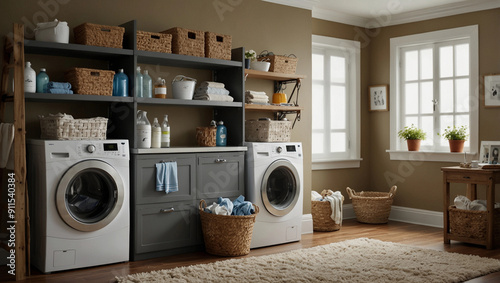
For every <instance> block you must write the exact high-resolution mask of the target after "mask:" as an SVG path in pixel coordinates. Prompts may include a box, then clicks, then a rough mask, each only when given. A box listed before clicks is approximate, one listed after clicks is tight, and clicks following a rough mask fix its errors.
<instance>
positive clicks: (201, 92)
mask: <svg viewBox="0 0 500 283" xmlns="http://www.w3.org/2000/svg"><path fill="white" fill-rule="evenodd" d="M328 2H330V1H325V0H293V1H282V0H210V1H207V0H190V1H184V0H168V1H162V0H148V1H133V0H113V1H97V0H87V1H71V0H7V1H2V3H1V4H0V8H1V9H0V15H1V17H0V34H1V35H2V37H5V38H6V39H5V41H4V40H3V39H2V41H1V43H0V50H2V51H1V52H2V55H3V56H2V58H3V61H2V64H3V66H2V80H1V102H0V103H1V104H0V122H1V124H0V134H1V136H0V145H1V147H0V149H1V154H2V155H1V156H0V161H1V163H0V166H1V167H2V168H1V169H0V172H1V174H2V175H1V177H0V181H1V191H2V194H1V196H0V207H1V211H2V213H1V217H0V221H1V222H0V228H1V230H0V241H1V243H2V248H1V249H0V264H1V265H0V280H3V279H5V281H9V280H12V281H20V282H49V281H51V280H54V282H64V280H68V278H73V277H78V278H81V279H82V280H87V281H92V280H94V282H110V281H111V282H114V281H113V280H116V282H126V281H121V280H125V279H124V278H125V277H126V276H128V275H132V274H135V273H141V272H152V271H155V270H162V269H171V268H177V267H182V266H188V265H195V264H208V263H213V262H217V261H222V260H226V259H229V258H236V259H240V258H244V259H245V258H251V257H254V256H255V257H257V256H264V255H273V254H278V253H282V252H288V251H292V250H299V249H306V248H310V247H315V246H319V245H324V244H330V243H336V242H341V241H344V240H350V239H355V238H361V237H366V238H373V239H379V240H382V241H394V242H398V243H402V244H412V241H411V239H412V238H417V239H421V241H417V242H419V243H418V244H416V245H417V246H419V245H420V246H424V247H430V248H434V249H438V250H442V251H456V252H458V253H467V254H477V255H480V256H484V257H489V258H494V259H500V253H498V252H497V251H498V250H495V248H496V246H497V244H496V243H499V244H500V240H496V235H497V234H498V232H496V230H495V229H496V228H497V226H498V227H500V224H498V223H497V222H496V221H495V219H496V218H500V217H494V216H493V215H494V214H496V213H493V210H495V212H496V209H497V206H494V203H495V201H497V202H500V200H499V199H500V197H498V196H495V183H500V170H499V169H500V168H499V167H498V166H499V165H498V151H499V149H500V123H498V121H499V119H500V108H499V107H500V95H499V94H498V91H500V75H499V74H500V55H499V54H500V53H499V52H498V50H500V40H499V39H498V38H499V37H498V26H500V3H499V2H498V1H496V0H476V1H470V0H439V1H437V2H436V3H432V1H424V2H426V3H422V4H421V6H419V5H416V3H412V2H414V1H407V0H400V1H390V0H386V1H377V2H379V3H377V5H378V6H375V4H374V6H372V7H370V8H365V9H362V8H361V7H359V6H358V7H356V6H355V5H356V3H357V4H358V5H360V4H359V2H360V1H357V0H356V1H354V2H355V3H354V2H353V3H354V4H353V3H351V5H348V3H344V2H348V1H339V2H343V3H338V4H339V6H338V7H334V6H332V5H328V4H331V3H328ZM331 2H337V1H331ZM472 2H474V3H472ZM340 4H342V5H340ZM349 9H351V10H349ZM370 9H371V10H370ZM362 11H363V12H365V14H362V13H361V12H362ZM427 38H432V39H427ZM435 38H441V39H442V41H439V40H438V41H436V42H434V41H431V40H434V39H435ZM412 40H414V41H412ZM419 40H420V41H419ZM413 42H418V43H413ZM422 42H425V44H427V45H425V44H423V43H422ZM431 42H432V43H431ZM450 42H452V43H450ZM448 43H449V44H451V45H446V44H448ZM418 44H422V46H424V45H425V48H424V47H422V48H421V47H418V46H419V45H418ZM415 46H417V47H415ZM429 46H430V47H429ZM443 46H444V47H443ZM450 46H451V47H450ZM464 46H465V47H464ZM445 47H450V48H451V49H452V50H453V52H455V53H451V54H452V55H450V56H449V57H446V58H445V55H442V54H444V53H443V52H447V51H446V50H448V49H446V48H445ZM412 48H413V49H412ZM419 48H421V49H419ZM426 48H427V49H426ZM439 48H441V49H439ZM415 50H416V51H415ZM428 50H433V51H432V52H434V53H432V52H430V53H425V52H427V51H428ZM399 52H400V53H399ZM405 52H406V53H405ZM412 52H414V53H412ZM440 52H441V53H440ZM460 52H463V53H460ZM403 54H404V55H403ZM415 54H417V55H415ZM426 54H427V55H428V54H431V55H430V61H432V60H433V58H434V61H432V62H431V63H430V64H431V67H430V69H431V70H430V71H429V72H430V73H431V75H430V76H431V78H429V77H426V76H427V75H426V74H424V73H425V72H424V71H423V70H424V68H425V67H426V66H427V65H426V64H425V62H424V61H425V60H426V58H429V57H425V56H427V55H426ZM464 54H465V55H464ZM404 56H406V57H404ZM411 56H416V57H411ZM433 56H434V57H433ZM439 56H442V58H441V57H439ZM415 58H416V59H415ZM437 58H441V60H451V61H439V60H438V59H437ZM443 58H445V59H443ZM449 58H451V59H449ZM460 58H462V59H460ZM463 58H466V59H463ZM398 60H400V61H398ZM412 60H414V61H412ZM419 60H420V61H419ZM415 62H417V63H415ZM422 62H424V63H422ZM439 62H441V63H443V62H448V64H452V65H453V64H454V66H455V67H453V68H451V70H452V71H451V73H452V75H450V76H449V77H446V80H444V79H442V78H440V77H439V76H438V73H439V72H441V73H440V74H441V75H442V74H443V72H444V71H443V67H442V66H439ZM449 62H451V63H449ZM463 62H465V63H463ZM401 64H405V65H404V66H405V67H406V69H404V68H403V67H402V65H401ZM411 64H414V65H411ZM432 64H437V65H432ZM410 65H411V66H417V67H416V68H417V71H414V73H411V71H410V67H409V66H410ZM464 65H465V66H466V67H463V66H464ZM418 68H420V69H418ZM440 68H441V69H440ZM460 68H463V69H460ZM462 70H465V71H462ZM411 74H416V75H415V76H417V78H416V79H408V78H409V76H411ZM433 74H434V75H435V77H436V78H434V77H433ZM405 76H406V77H405ZM405 79H406V80H405ZM440 79H441V80H440ZM433 80H434V81H433ZM429 84H430V85H431V86H430V87H428V86H429ZM432 84H433V85H432ZM18 85H20V86H22V87H18ZM16 87H17V88H16ZM32 87H33V88H32ZM413 87H414V88H413ZM426 87H427V88H426ZM450 88H451V91H450V90H449V89H450ZM412 91H414V92H412ZM415 93H416V95H415V97H417V98H412V97H411V95H412V94H415ZM429 93H430V94H429ZM441 93H451V95H448V96H446V95H444V94H441ZM450 97H451V98H450ZM424 99H427V100H428V104H425V105H424V102H422V101H424ZM462 102H463V103H462ZM412 105H418V106H414V107H413V106H412ZM449 105H451V106H450V107H447V106H449ZM464 105H465V106H464ZM412 107H413V108H412ZM415 109H416V110H415ZM426 109H430V110H429V112H425V111H427V110H426ZM436 109H437V110H436ZM450 109H451V110H450ZM413 110H415V111H414V112H412V111H413ZM439 111H441V112H439ZM438 112H439V113H438ZM429 121H430V122H429ZM426 123H427V124H426ZM413 124H414V125H415V126H417V127H418V128H420V129H423V130H424V132H425V133H424V135H423V138H422V143H421V148H420V151H418V150H417V151H413V150H410V149H409V146H410V145H409V143H408V147H407V141H410V140H412V138H408V137H404V136H403V135H404V130H407V129H408V128H410V126H412V125H413ZM429 125H430V126H429ZM448 126H450V127H448ZM460 127H462V129H463V131H464V132H463V135H464V136H465V143H463V142H462V145H463V149H461V150H460V151H457V152H453V150H451V151H452V152H450V148H449V147H448V140H450V141H451V140H453V139H452V138H449V139H448V138H443V136H445V135H446V133H447V132H448V131H449V130H450V129H460ZM418 140H420V139H418ZM495 141H497V142H495ZM450 145H451V143H450ZM478 164H479V165H478ZM464 170H465V171H464ZM471 172H472V173H471ZM483 173H484V174H486V173H488V174H491V177H488V181H484V182H483V179H480V178H483V177H484V178H486V177H485V175H484V174H483ZM460 174H477V175H464V176H463V177H462V175H460ZM457 176H460V179H461V180H458V179H459V177H457ZM471 176H472V177H471ZM488 176H489V175H488ZM448 178H449V179H448ZM462 178H463V179H462ZM464 179H466V180H465V181H464ZM457 180H458V181H457ZM490 180H492V181H491V182H490ZM474 181H477V183H474ZM451 183H453V184H451ZM455 183H461V184H455ZM464 184H465V185H464ZM476 185H477V186H476ZM465 189H466V190H465ZM362 192H363V193H366V194H363V193H362ZM370 194H371V195H370ZM458 196H463V198H461V199H460V201H464V202H467V203H470V202H471V201H475V200H485V201H484V205H482V208H480V209H479V210H481V212H484V213H485V214H484V215H487V217H483V218H487V221H486V220H485V221H486V222H485V224H484V227H482V228H483V230H484V231H483V232H484V233H483V234H484V235H483V236H484V237H483V238H481V239H477V238H476V237H473V236H468V235H462V236H457V235H455V234H454V233H455V230H453V229H452V230H450V231H448V230H449V227H450V225H454V218H453V217H454V215H457V214H454V213H455V210H452V209H451V208H450V209H449V208H448V206H450V207H451V205H455V206H457V205H458V200H457V198H456V197H458ZM465 196H467V197H465ZM486 200H487V201H486ZM369 201H373V202H375V204H373V203H369ZM454 201H455V203H453V202H454ZM367 202H368V203H367ZM382 202H383V204H381V205H383V207H382V208H375V209H374V210H372V211H367V210H369V209H373V205H377V204H378V203H382ZM467 205H468V204H467ZM362 213H367V214H368V219H365V220H363V219H362V217H363V216H362V215H361V214H362ZM370 217H375V218H370ZM380 219H381V220H380ZM320 221H322V222H320ZM493 222H494V224H493ZM217 224H219V225H220V226H214V225H217ZM497 224H498V225H497ZM494 225H496V226H494ZM221 227H222V228H221ZM230 227H232V228H233V229H232V230H229V229H230ZM464 229H465V228H464ZM443 230H444V231H445V233H444V235H443ZM419 231H420V232H419ZM413 233H422V234H418V235H416V234H413ZM418 237H422V238H418ZM443 238H444V243H443ZM450 240H451V243H450ZM454 245H455V246H458V247H460V248H462V249H463V250H454V248H455V246H454ZM457 249H458V248H457ZM14 258H15V259H14ZM328 264H329V263H325V267H326V266H328ZM499 271H500V269H499V270H498V271H495V272H494V273H492V274H494V275H493V276H496V277H494V278H496V279H498V278H500V272H499ZM92 276H96V277H95V278H93V277H92ZM115 277H116V278H115ZM57 280H59V281H57ZM158 280H160V279H158ZM163 280H165V279H163ZM278 281H279V280H278ZM136 282H141V281H140V280H139V281H136ZM209 282H210V281H209ZM353 282H354V281H353Z"/></svg>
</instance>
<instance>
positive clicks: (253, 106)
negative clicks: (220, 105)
mask: <svg viewBox="0 0 500 283" xmlns="http://www.w3.org/2000/svg"><path fill="white" fill-rule="evenodd" d="M245 110H255V111H271V112H300V111H301V110H304V108H302V107H300V106H280V105H261V104H245Z"/></svg>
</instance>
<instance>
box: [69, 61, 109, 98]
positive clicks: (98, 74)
mask: <svg viewBox="0 0 500 283" xmlns="http://www.w3.org/2000/svg"><path fill="white" fill-rule="evenodd" d="M114 75H115V72H114V71H108V70H97V69H87V68H72V69H70V70H69V71H67V72H66V74H65V78H66V80H67V81H68V82H69V83H71V87H72V88H73V90H74V92H75V93H76V94H91V95H107V96H111V95H113V77H114Z"/></svg>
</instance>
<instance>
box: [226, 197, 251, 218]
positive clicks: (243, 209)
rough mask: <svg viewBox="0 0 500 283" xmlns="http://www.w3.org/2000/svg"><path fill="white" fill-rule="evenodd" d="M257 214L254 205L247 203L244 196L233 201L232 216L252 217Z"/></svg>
mask: <svg viewBox="0 0 500 283" xmlns="http://www.w3.org/2000/svg"><path fill="white" fill-rule="evenodd" d="M254 212H255V209H254V208H253V205H252V203H251V202H249V201H245V197H244V196H241V195H240V196H239V197H237V198H236V199H235V200H234V201H233V213H232V214H231V215H240V216H241V215H250V214H253V213H254Z"/></svg>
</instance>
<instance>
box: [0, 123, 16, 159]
mask: <svg viewBox="0 0 500 283" xmlns="http://www.w3.org/2000/svg"><path fill="white" fill-rule="evenodd" d="M13 142H14V124H10V123H2V124H0V153H1V154H2V155H1V156H0V168H5V167H6V166H7V163H12V164H9V165H12V167H13V162H8V161H9V157H10V159H12V160H13V158H14V150H13V146H12V145H13ZM11 155H12V156H11ZM9 167H11V166H9ZM8 169H14V168H8Z"/></svg>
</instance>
